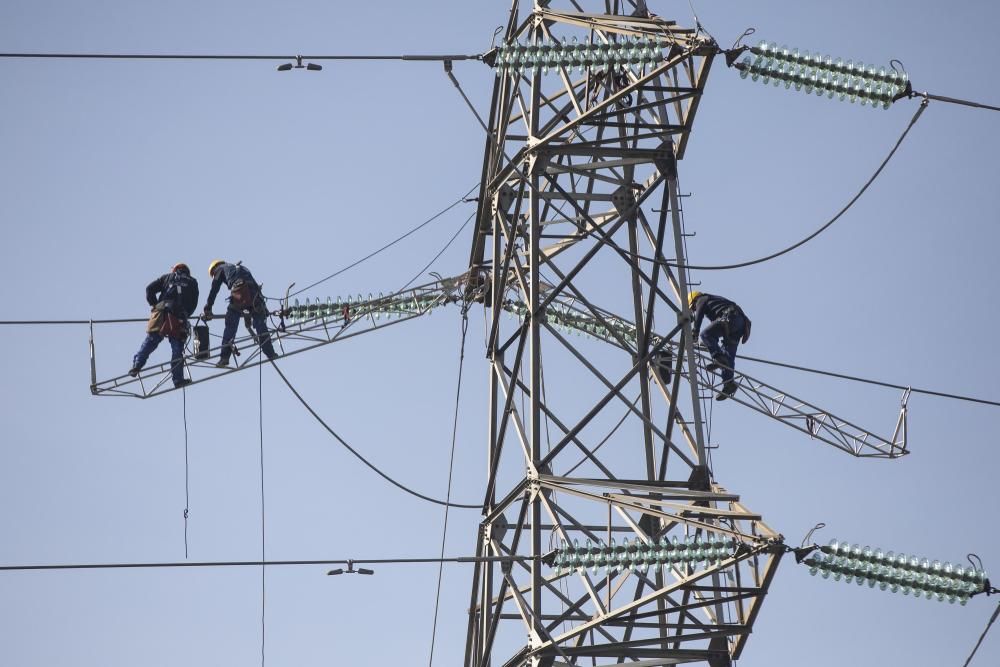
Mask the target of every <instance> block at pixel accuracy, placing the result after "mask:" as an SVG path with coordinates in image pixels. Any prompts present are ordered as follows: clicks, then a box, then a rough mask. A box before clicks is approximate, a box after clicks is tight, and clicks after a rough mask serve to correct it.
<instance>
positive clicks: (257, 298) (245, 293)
mask: <svg viewBox="0 0 1000 667" xmlns="http://www.w3.org/2000/svg"><path fill="white" fill-rule="evenodd" d="M208 275H210V276H211V277H212V289H210V290H209V292H208V299H207V300H206V301H205V310H204V314H203V315H202V317H204V318H205V319H206V320H210V319H212V306H213V305H214V304H215V297H216V296H217V295H218V294H219V289H220V288H221V287H222V285H223V284H224V285H225V286H226V287H228V288H229V307H228V308H227V309H226V325H225V328H224V329H223V331H222V351H221V352H220V353H219V361H218V363H216V364H215V365H216V366H218V367H219V368H225V367H226V366H228V365H229V359H230V357H231V356H232V354H233V340H234V339H235V338H236V328H237V327H238V326H239V324H240V318H241V317H242V316H243V315H244V314H247V315H249V316H250V318H251V319H252V321H253V328H254V331H255V332H256V334H257V342H258V343H260V349H261V350H262V351H263V352H264V354H266V355H267V358H268V359H274V358H275V357H276V356H277V354H275V352H274V345H272V343H271V334H270V332H269V331H268V328H267V305H266V304H265V302H264V296H263V295H262V294H261V293H260V285H259V284H257V281H256V280H254V278H253V275H252V274H251V273H250V270H249V269H248V268H247V267H245V266H243V265H242V264H241V263H236V264H230V263H229V262H226V261H225V260H221V259H217V260H215V261H213V262H212V263H211V264H209V265H208Z"/></svg>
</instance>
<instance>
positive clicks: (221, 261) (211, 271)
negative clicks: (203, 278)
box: [208, 259, 226, 277]
mask: <svg viewBox="0 0 1000 667" xmlns="http://www.w3.org/2000/svg"><path fill="white" fill-rule="evenodd" d="M225 263H226V260H224V259H216V260H213V261H212V263H211V264H209V265H208V275H209V277H212V276H215V270H216V269H217V268H219V267H220V266H222V265H223V264H225Z"/></svg>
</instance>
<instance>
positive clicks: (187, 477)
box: [181, 387, 191, 560]
mask: <svg viewBox="0 0 1000 667" xmlns="http://www.w3.org/2000/svg"><path fill="white" fill-rule="evenodd" d="M181 400H182V404H183V406H184V559H185V560H187V557H188V515H189V513H190V509H191V492H190V491H191V487H190V468H189V465H188V404H187V388H186V387H181Z"/></svg>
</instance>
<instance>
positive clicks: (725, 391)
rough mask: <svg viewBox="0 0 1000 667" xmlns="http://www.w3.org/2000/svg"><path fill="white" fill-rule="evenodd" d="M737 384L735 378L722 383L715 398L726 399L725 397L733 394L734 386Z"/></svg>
mask: <svg viewBox="0 0 1000 667" xmlns="http://www.w3.org/2000/svg"><path fill="white" fill-rule="evenodd" d="M738 386H739V385H738V384H736V381H735V380H730V381H729V382H727V383H726V384H724V385H722V391H720V392H719V393H718V394H717V395H716V397H715V400H717V401H724V400H726V399H727V398H729V397H730V396H732V395H733V394H735V393H736V388H737V387H738Z"/></svg>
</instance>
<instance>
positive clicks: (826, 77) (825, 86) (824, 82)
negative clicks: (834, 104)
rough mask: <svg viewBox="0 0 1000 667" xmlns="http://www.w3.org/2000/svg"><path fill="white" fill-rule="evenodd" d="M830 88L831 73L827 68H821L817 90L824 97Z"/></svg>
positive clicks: (817, 79) (817, 78)
mask: <svg viewBox="0 0 1000 667" xmlns="http://www.w3.org/2000/svg"><path fill="white" fill-rule="evenodd" d="M829 89H830V73H829V72H827V71H826V70H823V69H821V70H819V71H818V73H817V77H816V89H815V92H816V94H817V95H818V96H820V97H822V96H823V95H824V94H825V93H826V91H828V90H829Z"/></svg>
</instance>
